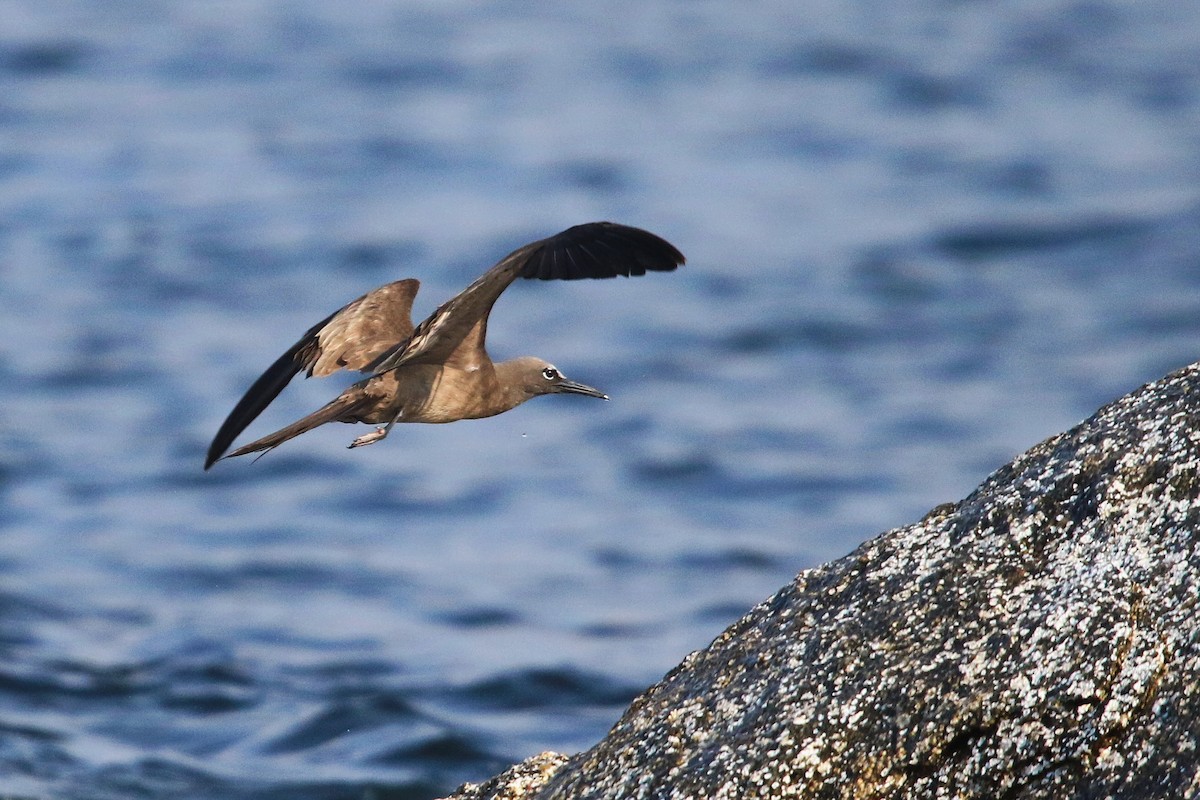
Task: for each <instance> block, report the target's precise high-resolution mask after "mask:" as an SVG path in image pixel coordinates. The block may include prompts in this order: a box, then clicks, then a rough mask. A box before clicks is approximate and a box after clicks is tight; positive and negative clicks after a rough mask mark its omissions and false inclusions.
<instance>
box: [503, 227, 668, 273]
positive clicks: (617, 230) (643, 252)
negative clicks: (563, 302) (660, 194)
mask: <svg viewBox="0 0 1200 800" xmlns="http://www.w3.org/2000/svg"><path fill="white" fill-rule="evenodd" d="M684 262H685V259H684V257H683V253H681V252H679V250H678V249H676V248H675V246H674V245H673V244H671V243H670V242H668V241H667V240H666V239H663V238H662V237H660V236H656V235H655V234H653V233H650V231H646V230H642V229H641V228H634V227H631V226H629V225H620V224H617V223H615V222H587V223H584V224H583V225H576V226H574V227H571V228H567V229H566V230H565V231H563V232H562V233H558V234H555V235H554V236H551V237H550V238H549V239H546V240H545V241H543V242H542V246H541V247H540V248H538V249H537V250H536V251H534V253H533V255H531V256H530V258H529V260H528V261H527V262H526V263H525V265H524V266H523V267H522V268H521V276H522V277H524V278H538V279H540V280H544V281H549V280H560V281H571V280H579V279H581V278H615V277H616V276H617V275H624V276H626V277H629V276H633V275H645V274H646V273H647V272H670V271H672V270H674V269H676V268H677V267H679V266H680V265H681V264H683V263H684Z"/></svg>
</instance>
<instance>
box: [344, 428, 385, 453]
mask: <svg viewBox="0 0 1200 800" xmlns="http://www.w3.org/2000/svg"><path fill="white" fill-rule="evenodd" d="M390 427H391V426H390V425H388V426H385V427H382V428H376V429H375V430H373V431H371V432H370V433H364V434H363V435H362V436H360V437H358V438H357V439H355V440H354V441H353V442H351V443H350V445H349V446H350V448H355V447H363V446H364V445H368V444H374V443H375V442H378V441H379V440H380V439H382V438H383V437H385V436H387V435H388V428H390Z"/></svg>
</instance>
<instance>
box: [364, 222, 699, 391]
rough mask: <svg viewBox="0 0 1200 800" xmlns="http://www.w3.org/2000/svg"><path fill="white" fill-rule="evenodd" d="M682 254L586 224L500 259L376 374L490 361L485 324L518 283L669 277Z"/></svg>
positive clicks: (624, 230) (612, 226)
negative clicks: (494, 307)
mask: <svg viewBox="0 0 1200 800" xmlns="http://www.w3.org/2000/svg"><path fill="white" fill-rule="evenodd" d="M683 263H684V258H683V254H682V253H680V252H679V251H678V250H676V249H675V247H674V246H673V245H672V244H671V243H670V242H668V241H666V240H665V239H662V238H660V237H658V236H655V235H654V234H653V233H650V232H649V231H644V230H642V229H641V228H632V227H630V226H628V225H618V224H616V223H614V222H588V223H585V224H583V225H576V226H574V227H572V228H567V229H566V230H565V231H562V232H561V233H557V234H555V235H554V236H551V237H549V238H547V239H541V240H539V241H536V242H532V243H530V244H527V245H525V246H524V247H521V248H518V249H516V250H514V251H513V252H511V253H509V254H508V255H507V256H505V257H504V258H502V259H500V261H499V262H497V263H496V265H495V266H494V267H492V268H491V269H489V270H488V271H487V272H485V273H484V274H483V275H482V276H481V277H480V278H479V279H478V280H477V281H475V282H474V283H472V284H471V285H470V286H468V287H467V288H466V289H465V290H464V291H463V292H461V293H460V294H458V295H457V296H456V297H454V298H453V299H451V300H450V301H449V302H447V303H445V304H443V305H442V306H441V307H440V308H438V310H437V311H435V312H433V314H431V315H430V316H429V318H428V319H426V320H425V321H424V322H422V323H421V324H420V325H418V326H417V328H416V330H415V331H413V334H412V336H411V337H409V338H408V340H406V341H403V342H400V343H399V344H397V345H396V346H395V347H393V348H391V349H390V350H388V351H387V352H385V353H384V354H383V355H382V356H380V357H379V359H378V360H377V362H376V364H375V365H374V368H375V371H376V373H379V372H386V371H388V370H390V369H395V368H396V367H400V366H403V365H405V364H445V365H448V366H454V367H457V368H459V369H469V368H471V367H473V366H478V362H480V361H481V360H482V359H484V358H486V355H485V354H484V349H483V344H484V339H485V337H486V336H487V319H488V314H489V313H490V312H491V310H492V305H493V304H494V303H495V302H496V299H497V298H498V297H499V296H500V293H501V292H503V291H504V290H505V289H507V288H508V287H509V285H510V284H512V282H513V281H515V280H516V279H517V278H538V279H540V280H562V281H571V280H578V279H581V278H614V277H616V276H617V275H625V276H631V275H645V274H646V273H647V272H669V271H671V270H674V269H675V268H676V267H678V266H679V265H680V264H683Z"/></svg>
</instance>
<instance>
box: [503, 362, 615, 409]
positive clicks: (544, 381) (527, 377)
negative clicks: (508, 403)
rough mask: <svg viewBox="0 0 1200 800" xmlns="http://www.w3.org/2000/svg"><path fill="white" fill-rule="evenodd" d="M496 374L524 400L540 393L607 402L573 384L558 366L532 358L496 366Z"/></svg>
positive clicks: (599, 393) (596, 392)
mask: <svg viewBox="0 0 1200 800" xmlns="http://www.w3.org/2000/svg"><path fill="white" fill-rule="evenodd" d="M497 371H498V372H499V373H500V375H499V377H500V380H501V383H502V384H505V385H506V386H507V387H509V388H515V389H517V390H518V391H520V392H521V393H522V394H523V395H524V396H525V397H524V399H526V400H527V399H529V398H531V397H537V396H538V395H541V394H584V395H587V396H588V397H599V398H600V399H601V400H607V399H608V395H606V394H605V393H604V392H602V391H600V390H599V389H593V388H592V387H591V386H588V385H587V384H583V383H579V382H578V381H573V380H571V379H569V378H568V377H567V376H566V375H563V374H562V373H561V372H559V371H558V367H556V366H554V365H553V364H551V363H549V362H547V361H543V360H542V359H540V358H535V357H533V356H526V357H524V358H514V359H513V360H512V361H505V362H503V363H502V364H498V365H497Z"/></svg>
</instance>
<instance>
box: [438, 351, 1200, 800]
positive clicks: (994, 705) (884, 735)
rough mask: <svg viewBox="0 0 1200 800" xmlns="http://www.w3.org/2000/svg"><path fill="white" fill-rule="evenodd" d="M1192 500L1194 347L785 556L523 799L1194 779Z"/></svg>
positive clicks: (992, 792) (1196, 531) (1113, 790)
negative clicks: (965, 490)
mask: <svg viewBox="0 0 1200 800" xmlns="http://www.w3.org/2000/svg"><path fill="white" fill-rule="evenodd" d="M1198 495H1200V365H1193V366H1191V367H1188V368H1186V369H1184V370H1181V371H1179V372H1177V373H1175V374H1172V375H1170V376H1168V377H1166V378H1164V379H1162V380H1160V381H1157V382H1155V383H1152V384H1149V385H1148V386H1145V387H1143V388H1142V389H1140V390H1138V391H1137V392H1134V393H1133V394H1131V395H1129V396H1127V397H1125V398H1122V399H1121V400H1119V401H1117V402H1115V403H1112V404H1111V405H1109V406H1107V407H1105V408H1104V409H1102V410H1101V411H1099V412H1098V413H1097V414H1096V415H1095V416H1093V417H1092V418H1091V419H1089V420H1087V421H1086V422H1084V423H1083V424H1081V425H1079V426H1078V427H1076V428H1075V429H1073V430H1071V431H1069V432H1067V433H1065V434H1062V435H1060V436H1057V437H1054V438H1052V439H1049V440H1047V441H1045V442H1043V443H1041V444H1039V445H1038V446H1036V447H1034V448H1033V449H1032V450H1030V451H1029V452H1027V453H1026V454H1024V455H1023V456H1021V457H1020V458H1018V459H1017V460H1016V461H1014V462H1013V463H1012V464H1010V465H1009V466H1007V467H1004V468H1003V469H1001V470H999V471H997V472H996V473H994V474H993V475H992V476H991V477H989V478H988V479H987V480H986V481H985V482H984V484H983V485H982V486H980V487H979V489H978V490H976V491H975V492H974V493H973V494H972V495H971V496H969V497H967V498H966V499H965V500H963V501H961V502H959V503H957V504H951V505H945V506H941V507H939V508H936V509H934V510H933V511H932V512H931V513H930V514H929V515H928V516H927V517H926V518H925V519H923V520H921V521H920V522H919V523H917V524H915V525H911V526H909V527H906V528H900V529H897V530H894V531H889V532H888V533H885V534H883V535H882V536H879V537H878V538H876V539H874V540H872V541H870V542H868V543H866V544H864V545H863V546H861V547H860V548H858V550H856V551H855V552H853V553H851V554H850V555H848V556H846V557H845V558H842V559H839V560H837V561H834V562H832V563H830V564H827V565H825V566H822V567H819V568H817V569H812V570H807V571H805V572H803V573H801V574H800V575H799V576H798V577H797V578H796V580H795V581H794V582H793V583H792V584H791V585H789V586H787V587H786V588H784V589H783V590H782V591H780V592H779V593H778V594H776V595H775V596H774V597H772V598H770V599H769V600H767V601H765V602H764V603H762V604H761V605H759V606H758V607H757V608H755V609H753V610H752V611H751V612H750V613H749V614H748V615H747V616H746V617H744V618H743V619H742V620H740V621H739V622H737V623H736V624H735V625H733V626H732V627H730V628H729V629H728V630H727V631H726V632H725V633H723V634H722V635H721V636H720V637H719V638H717V639H716V641H714V642H713V643H712V645H711V646H709V647H708V648H707V649H706V650H703V651H700V652H696V653H693V654H692V655H690V656H688V658H687V659H685V660H684V662H683V663H682V664H681V665H679V666H678V667H677V668H675V670H673V671H672V672H671V673H670V674H669V675H667V676H666V677H665V678H664V679H663V681H662V682H661V683H659V684H658V685H657V686H654V687H653V688H651V689H650V690H649V691H647V692H646V693H645V694H644V695H642V696H641V697H640V698H638V700H636V701H635V702H634V703H633V705H632V706H631V707H630V708H629V710H628V711H627V712H626V713H625V715H624V717H623V718H622V719H621V720H620V722H619V723H618V724H617V725H616V726H615V727H614V728H613V729H612V731H611V732H610V733H609V735H608V737H607V738H605V739H604V741H602V742H600V744H598V745H597V746H596V747H594V748H592V749H591V750H589V751H588V752H586V753H582V754H580V755H578V756H575V757H573V758H571V759H569V760H566V761H557V760H556V761H554V762H553V763H552V764H550V765H549V766H548V767H547V766H546V764H545V763H544V762H543V767H544V768H541V769H539V770H538V771H537V778H536V779H535V780H534V781H533V782H530V781H529V780H526V782H525V783H524V785H523V789H524V791H525V792H526V794H524V795H521V796H526V797H537V798H582V797H588V798H602V797H603V798H635V797H646V798H692V797H694V798H749V797H763V798H765V797H785V796H789V797H790V796H796V797H814V798H997V797H1002V798H1014V799H1015V798H1047V797H1054V798H1077V797H1078V798H1083V797H1087V798H1104V797H1121V798H1139V799H1140V798H1183V797H1196V796H1200V751H1198V750H1197V745H1198V744H1200V616H1198V614H1197V611H1198V604H1200V500H1198ZM494 780H495V779H494ZM503 792H504V785H503V783H497V784H496V785H494V786H492V788H491V789H490V790H489V791H488V792H486V793H478V792H476V793H470V792H468V793H462V794H460V795H458V796H459V797H471V798H478V800H485V798H502V797H512V796H514V795H512V794H504V793H503Z"/></svg>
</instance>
